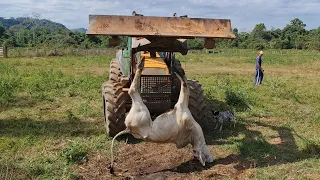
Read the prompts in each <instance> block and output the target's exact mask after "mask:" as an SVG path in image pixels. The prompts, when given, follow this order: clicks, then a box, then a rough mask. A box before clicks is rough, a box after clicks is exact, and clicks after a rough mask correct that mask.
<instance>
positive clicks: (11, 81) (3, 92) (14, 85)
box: [0, 62, 21, 105]
mask: <svg viewBox="0 0 320 180" xmlns="http://www.w3.org/2000/svg"><path fill="white" fill-rule="evenodd" d="M20 83H21V79H20V77H19V73H18V70H17V69H16V68H14V67H13V66H11V65H9V64H7V63H3V62H0V105H4V104H7V103H9V102H11V101H12V99H13V97H14V95H15V93H16V92H18V90H19V88H20Z"/></svg>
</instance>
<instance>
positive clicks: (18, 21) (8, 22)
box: [0, 17, 68, 32]
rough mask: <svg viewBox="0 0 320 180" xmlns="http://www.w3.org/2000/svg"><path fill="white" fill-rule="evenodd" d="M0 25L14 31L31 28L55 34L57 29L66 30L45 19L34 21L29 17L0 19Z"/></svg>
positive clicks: (62, 26) (58, 24) (60, 25)
mask: <svg viewBox="0 0 320 180" xmlns="http://www.w3.org/2000/svg"><path fill="white" fill-rule="evenodd" d="M0 25H1V26H3V27H4V28H5V29H6V30H8V29H10V28H13V29H15V30H20V29H28V30H30V29H32V28H33V27H46V28H48V30H49V31H50V32H55V31H57V30H58V29H64V30H68V29H67V28H66V27H65V26H64V25H63V24H60V23H56V22H53V21H50V20H47V19H34V18H29V17H19V18H9V19H7V18H3V17H0Z"/></svg>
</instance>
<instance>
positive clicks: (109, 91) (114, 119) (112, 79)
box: [102, 59, 129, 137]
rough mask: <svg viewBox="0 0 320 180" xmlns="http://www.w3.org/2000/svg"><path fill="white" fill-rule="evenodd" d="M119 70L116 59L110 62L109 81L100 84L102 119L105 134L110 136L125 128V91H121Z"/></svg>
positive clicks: (127, 96)
mask: <svg viewBox="0 0 320 180" xmlns="http://www.w3.org/2000/svg"><path fill="white" fill-rule="evenodd" d="M121 76H122V73H121V70H120V67H119V63H118V61H117V59H113V60H112V61H111V63H110V72H109V81H108V82H106V83H104V84H103V85H102V99H103V109H104V120H105V125H106V130H107V134H108V135H109V136H111V137H113V136H115V135H116V134H117V133H118V132H120V131H122V130H124V129H125V124H124V120H125V114H126V101H127V100H128V98H129V95H128V94H127V93H124V92H123V91H122V88H123V87H122V85H121V82H120V81H121Z"/></svg>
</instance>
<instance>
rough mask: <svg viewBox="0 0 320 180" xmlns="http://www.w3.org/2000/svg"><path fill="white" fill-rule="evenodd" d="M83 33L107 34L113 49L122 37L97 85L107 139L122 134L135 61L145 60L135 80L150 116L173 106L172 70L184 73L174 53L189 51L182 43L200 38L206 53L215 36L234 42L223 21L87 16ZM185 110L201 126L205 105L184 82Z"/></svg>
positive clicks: (193, 85) (176, 86) (196, 88)
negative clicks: (186, 89)
mask: <svg viewBox="0 0 320 180" xmlns="http://www.w3.org/2000/svg"><path fill="white" fill-rule="evenodd" d="M87 34H88V35H109V36H111V39H110V40H109V45H110V46H118V45H119V44H120V37H121V36H122V37H123V36H125V37H127V47H126V48H123V49H121V50H119V51H118V52H117V53H116V58H114V59H112V60H111V63H110V70H109V79H108V81H107V82H105V83H103V85H102V100H103V110H104V120H105V125H106V130H107V134H108V135H109V136H111V137H113V136H115V135H116V134H117V133H118V132H120V131H122V130H124V129H125V128H126V127H125V124H124V121H125V117H126V113H127V112H129V110H130V108H131V104H132V102H131V98H130V96H129V95H128V90H129V87H130V84H131V81H132V80H133V77H134V72H135V68H136V63H137V62H138V60H139V59H140V58H144V59H145V65H144V71H143V73H142V76H141V78H140V91H141V96H142V98H143V101H144V103H145V104H146V106H147V107H148V109H149V111H150V113H151V115H152V116H153V117H154V118H155V117H156V116H157V115H159V114H161V113H164V112H166V111H168V110H170V109H171V108H173V106H174V105H175V103H176V102H177V100H178V98H179V92H180V81H179V80H178V78H177V77H176V75H175V73H174V72H177V73H179V74H181V75H185V72H184V70H183V68H182V66H181V63H180V62H179V60H177V59H176V58H175V53H177V52H178V53H181V54H182V55H186V54H187V53H188V47H187V39H194V38H204V46H205V48H207V49H212V48H214V39H215V38H227V39H234V38H235V35H234V34H233V33H232V29H231V22H230V20H228V19H203V18H188V17H187V16H181V17H177V16H176V14H175V15H174V17H155V16H143V15H140V14H136V13H133V16H115V15H89V28H88V30H87ZM188 85H189V87H190V100H189V109H190V111H191V113H192V115H193V117H194V118H195V120H196V121H197V122H198V123H199V124H200V125H201V124H202V122H203V121H204V120H205V117H206V113H207V104H206V102H205V97H204V95H203V91H202V88H201V85H200V84H199V82H198V81H196V80H191V79H188Z"/></svg>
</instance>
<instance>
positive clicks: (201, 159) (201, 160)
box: [199, 151, 206, 166]
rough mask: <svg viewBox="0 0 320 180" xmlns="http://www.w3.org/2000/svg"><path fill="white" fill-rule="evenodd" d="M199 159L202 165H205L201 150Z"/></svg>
mask: <svg viewBox="0 0 320 180" xmlns="http://www.w3.org/2000/svg"><path fill="white" fill-rule="evenodd" d="M199 161H200V163H201V164H202V166H205V165H206V157H205V156H204V155H203V154H202V152H201V151H199Z"/></svg>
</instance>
